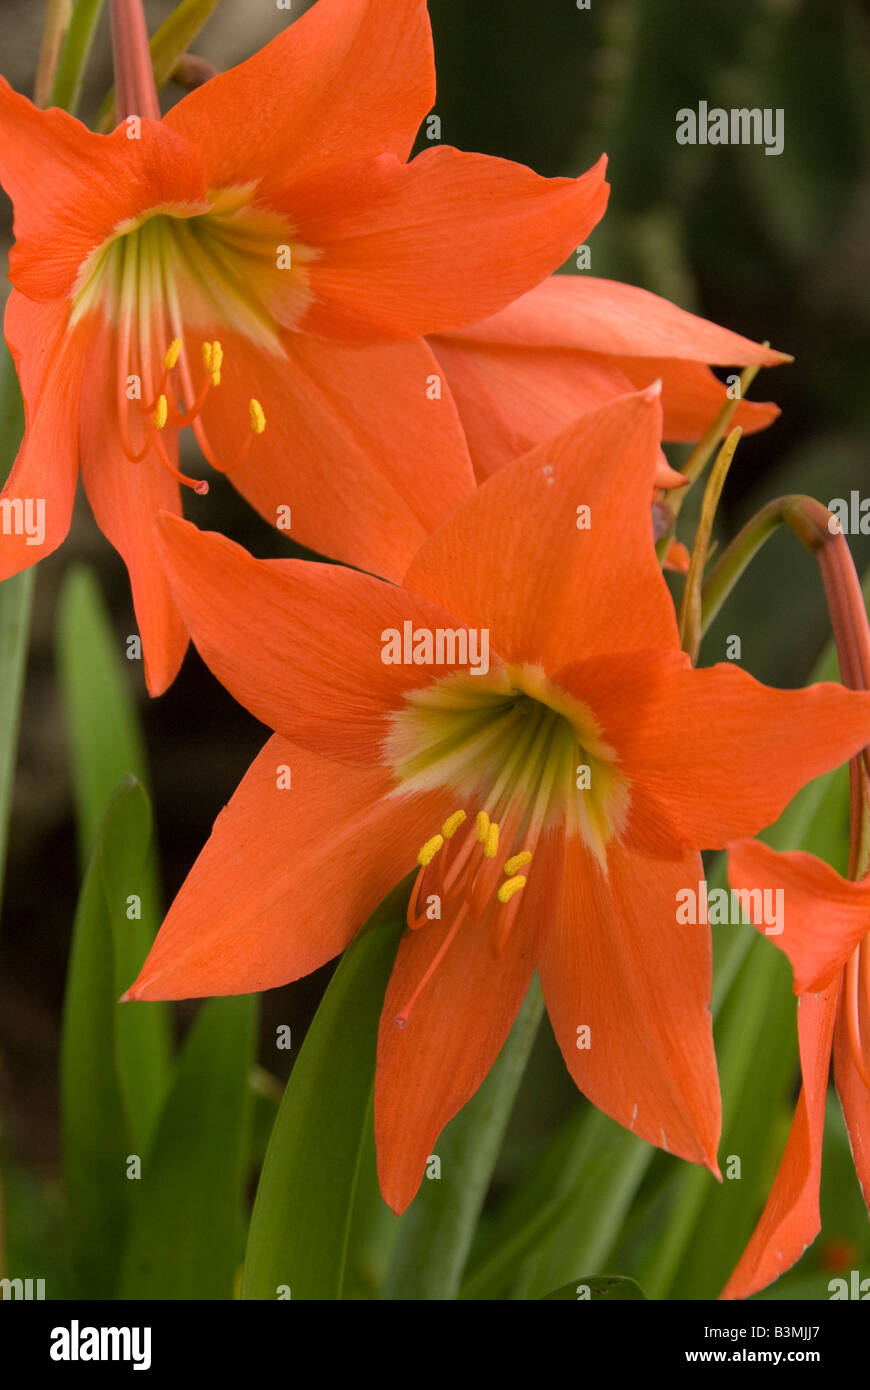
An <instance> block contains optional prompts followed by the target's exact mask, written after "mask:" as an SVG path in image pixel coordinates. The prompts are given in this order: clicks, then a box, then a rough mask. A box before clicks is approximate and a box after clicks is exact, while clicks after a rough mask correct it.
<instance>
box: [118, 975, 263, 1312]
mask: <svg viewBox="0 0 870 1390" xmlns="http://www.w3.org/2000/svg"><path fill="white" fill-rule="evenodd" d="M127 1007H129V1008H131V1009H138V1008H140V1007H141V1005H139V1004H132V1005H129V1006H127ZM255 1045H256V1000H255V999H254V997H253V996H250V995H239V996H237V997H231V998H228V999H211V1000H209V1002H208V1003H207V1004H204V1005H203V1006H202V1008H201V1009H200V1011H199V1013H198V1014H197V1016H196V1020H195V1021H194V1024H193V1027H192V1028H191V1030H190V1034H189V1036H188V1038H187V1041H186V1044H185V1047H184V1051H183V1053H182V1056H181V1059H180V1061H179V1063H178V1068H177V1071H176V1074H175V1078H174V1081H173V1085H172V1089H171V1090H170V1093H169V1096H168V1098H167V1101H166V1105H165V1107H164V1110H163V1113H162V1114H161V1116H160V1122H159V1124H158V1126H157V1130H156V1133H155V1136H154V1142H153V1145H152V1146H151V1149H150V1151H149V1152H148V1153H145V1154H142V1155H140V1157H141V1159H142V1169H141V1178H139V1179H138V1180H137V1179H133V1180H131V1182H130V1184H129V1185H130V1188H131V1194H130V1199H131V1220H130V1234H129V1238H128V1241H127V1245H126V1249H125V1252H124V1264H123V1276H122V1280H121V1297H122V1298H127V1299H140V1298H143V1299H153V1298H163V1299H173V1300H175V1299H228V1298H231V1297H232V1294H233V1283H234V1275H235V1269H236V1266H237V1264H238V1260H239V1255H240V1253H241V1251H240V1246H239V1242H240V1239H241V1215H242V1203H243V1199H244V1188H245V1181H246V1177H247V1155H248V1141H249V1138H250V1117H251V1101H252V1092H251V1088H250V1072H251V1068H252V1066H253V1061H254V1049H255Z"/></svg>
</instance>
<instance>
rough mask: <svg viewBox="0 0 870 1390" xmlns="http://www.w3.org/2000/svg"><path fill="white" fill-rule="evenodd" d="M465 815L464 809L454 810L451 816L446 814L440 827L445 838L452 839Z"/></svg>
mask: <svg viewBox="0 0 870 1390" xmlns="http://www.w3.org/2000/svg"><path fill="white" fill-rule="evenodd" d="M466 819H467V817H466V814H465V812H464V811H454V812H453V815H452V816H448V817H447V819H446V821H445V822H444V824H443V825H442V827H441V834H442V835H443V836H444V838H445V840H452V839H453V836H454V835H455V834H456V832H457V830H458V829H459V827H460V825H464V824H465V821H466Z"/></svg>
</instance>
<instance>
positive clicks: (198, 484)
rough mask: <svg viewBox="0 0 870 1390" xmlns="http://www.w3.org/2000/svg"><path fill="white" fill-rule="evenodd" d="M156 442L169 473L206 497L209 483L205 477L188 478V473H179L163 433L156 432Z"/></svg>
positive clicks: (161, 460) (158, 451)
mask: <svg viewBox="0 0 870 1390" xmlns="http://www.w3.org/2000/svg"><path fill="white" fill-rule="evenodd" d="M154 443H155V445H156V447H157V457H158V458H159V459H160V462H161V463H162V464H163V467H164V468H165V469H166V471H167V473H169V474H170V475H171V476H172V477H173V478H174V479H175V481H176V482H177V483H183V485H184V486H185V487H191V488H193V490H194V492H196V493H198V494H199V496H200V497H205V495H206V493H207V492H208V483H207V482H206V480H205V478H188V476H187V474H186V473H179V471H178V469H177V468H176V467H175V464H174V463H173V462H172V459H171V458H170V457H169V455H168V454H167V452H166V445H165V444H164V443H163V436H162V435H161V434H155V436H154Z"/></svg>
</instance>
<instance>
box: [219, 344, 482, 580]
mask: <svg viewBox="0 0 870 1390" xmlns="http://www.w3.org/2000/svg"><path fill="white" fill-rule="evenodd" d="M221 337H222V341H223V346H224V360H225V364H226V365H225V368H224V372H223V380H222V382H221V386H220V389H219V390H216V391H212V392H210V393H209V396H208V397H207V399H206V403H205V407H204V409H203V412H202V414H203V421H204V423H205V426H206V429H207V432H208V434H209V436H210V437H211V438H212V439H213V440H215V441H219V442H220V447H221V453H222V455H223V456H224V457H225V458H226V459H227V461H229V460H230V459H231V458H233V457H234V455H235V454H236V452H237V450H238V449H239V448H240V447H241V445H242V443H243V440H244V438H245V436H246V434H247V431H248V398H249V397H250V396H255V397H256V398H257V399H258V400H259V401H260V402H261V403H262V405H263V408H264V410H265V413H266V421H267V424H266V430H265V433H263V434H262V435H259V436H258V437H257V438H256V439H255V440H254V441H253V445H252V447H251V448H250V450H249V452H248V454H247V455H246V457H245V459H244V461H243V462H242V463H240V464H238V465H237V467H236V468H234V469H233V471H232V472H231V474H230V481H231V482H232V483H233V485H234V486H235V487H237V488H238V490H239V491H240V492H241V493H242V495H243V496H244V497H246V498H247V499H248V501H249V502H251V504H252V505H253V506H255V507H256V508H257V510H258V511H259V512H260V513H261V515H263V516H264V517H265V518H266V520H267V521H269V522H271V524H272V525H273V526H274V525H276V523H277V521H278V519H279V518H280V517H282V516H286V515H287V513H286V510H285V511H284V512H282V511H281V510H280V509H281V508H282V507H283V508H285V509H286V508H288V507H289V508H290V516H291V530H290V533H289V534H290V535H291V536H292V538H293V539H294V540H297V541H299V542H301V544H303V545H306V546H308V547H309V548H310V549H313V550H317V551H319V552H320V554H322V555H330V556H333V557H334V558H335V559H337V560H341V561H343V562H345V563H346V564H351V565H356V566H358V567H359V568H360V569H366V570H371V571H372V572H373V573H375V574H379V575H383V576H385V577H386V578H388V579H397V580H398V579H401V578H402V576H403V574H404V573H405V571H406V569H407V568H408V565H409V564H410V562H411V559H412V557H413V555H414V554H415V552H416V551H417V549H418V548H419V546H420V545H421V543H422V542H423V540H424V538H425V537H426V536H427V535H428V534H429V532H430V531H433V530H434V529H435V527H436V526H437V525H438V524H439V522H441V521H442V520H443V519H444V518H445V517H446V516H447V515H448V514H449V512H450V511H451V510H452V509H453V507H455V506H457V505H458V503H459V502H460V500H461V499H462V498H463V497H464V496H466V495H467V494H468V493H470V492H472V491H473V489H474V474H473V472H472V469H471V463H470V460H469V458H468V450H467V447H466V444H465V438H464V436H463V433H462V427H461V425H460V423H459V418H458V416H457V413H456V409H455V406H454V404H453V401H452V399H451V397H450V393H449V391H447V390H446V388H445V389H444V391H443V392H442V395H441V399H440V400H439V399H434V400H433V399H430V398H429V394H428V383H429V382H430V379H431V377H432V376H433V375H435V376H437V375H438V373H439V368H438V364H437V363H436V361H435V359H434V357H433V356H432V354H431V352H430V351H429V350H428V348H427V347H426V345H425V343H424V342H423V341H422V339H419V338H418V339H414V340H412V341H410V342H402V343H389V344H385V345H376V346H366V347H364V348H360V347H346V346H344V345H342V344H338V343H329V342H324V341H322V340H318V339H316V338H309V337H308V336H307V335H303V334H299V333H288V334H286V335H285V339H284V342H285V349H286V354H287V356H286V358H285V359H281V358H277V357H274V356H272V355H271V354H268V353H263V352H260V351H258V350H257V349H256V348H255V347H254V346H252V345H251V344H250V343H249V342H248V341H246V340H244V339H240V338H238V337H236V336H234V335H232V334H230V335H228V334H226V333H223V334H222V335H221ZM385 382H388V383H389V407H388V408H386V409H385V406H384V394H383V393H384V383H385Z"/></svg>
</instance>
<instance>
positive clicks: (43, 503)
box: [0, 290, 86, 579]
mask: <svg viewBox="0 0 870 1390" xmlns="http://www.w3.org/2000/svg"><path fill="white" fill-rule="evenodd" d="M67 317H68V314H67V308H66V305H64V304H61V305H57V304H49V305H44V304H34V303H32V302H31V301H30V300H28V299H25V298H24V296H23V295H21V294H19V293H18V291H17V290H13V291H12V292H11V294H10V295H9V300H8V303H7V305H6V323H5V328H6V339H7V341H8V343H9V348H10V351H11V353H12V356H13V359H14V361H15V366H16V369H17V371H18V377H19V380H20V382H21V387H22V393H23V396H24V408H25V422H26V428H25V434H24V439H23V441H22V443H21V447H20V449H19V451H18V457H17V458H16V460H15V463H14V464H13V466H12V471H11V473H10V474H9V478H8V480H7V482H6V485H5V487H4V488H3V492H2V498H0V500H3V501H9V502H10V508H9V514H10V516H11V517H12V518H13V521H12V522H10V523H7V522H6V519H5V515H4V518H3V533H2V534H0V579H6V578H8V576H9V575H10V574H17V573H18V571H19V570H23V569H27V568H28V567H29V566H30V565H33V564H35V563H36V561H37V560H42V559H43V558H44V557H45V556H46V555H49V554H50V553H51V551H52V550H55V549H56V548H57V547H58V546H59V545H60V544H61V542H62V541H63V540H65V539H66V535H67V532H68V531H69V524H70V518H71V516H72V509H73V502H74V500H75V491H76V479H77V477H78V448H77V426H78V409H79V402H78V397H79V390H80V387H81V378H82V372H83V369H84V362H85V348H86V337H85V334H84V332H83V330H81V329H79V330H78V331H77V332H75V333H74V334H69V333H68V330H67V326H66V321H67ZM16 501H18V502H20V503H21V509H20V513H21V519H20V525H19V523H18V518H17V517H16V516H15V511H16V507H15V503H16ZM28 512H29V515H28ZM40 515H42V517H43V523H44V534H43V535H42V536H41V538H40V532H41V530H42V529H43V528H42V527H41V526H40V524H39V517H40ZM13 523H14V524H15V525H16V528H17V530H13V529H12V525H13ZM7 532H8V534H7ZM28 532H29V534H28Z"/></svg>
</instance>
